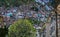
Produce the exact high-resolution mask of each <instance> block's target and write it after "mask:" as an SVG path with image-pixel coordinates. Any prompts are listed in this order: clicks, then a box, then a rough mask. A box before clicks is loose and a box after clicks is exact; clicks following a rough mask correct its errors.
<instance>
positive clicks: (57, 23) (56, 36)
mask: <svg viewBox="0 0 60 37" xmlns="http://www.w3.org/2000/svg"><path fill="white" fill-rule="evenodd" d="M55 14H56V37H58V22H57V12H56V11H55Z"/></svg>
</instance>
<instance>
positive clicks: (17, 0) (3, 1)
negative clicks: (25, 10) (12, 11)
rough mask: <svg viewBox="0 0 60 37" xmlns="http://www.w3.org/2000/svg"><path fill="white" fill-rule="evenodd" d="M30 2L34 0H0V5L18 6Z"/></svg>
mask: <svg viewBox="0 0 60 37" xmlns="http://www.w3.org/2000/svg"><path fill="white" fill-rule="evenodd" d="M31 2H34V0H0V5H5V6H10V5H12V6H19V5H21V4H29V3H31Z"/></svg>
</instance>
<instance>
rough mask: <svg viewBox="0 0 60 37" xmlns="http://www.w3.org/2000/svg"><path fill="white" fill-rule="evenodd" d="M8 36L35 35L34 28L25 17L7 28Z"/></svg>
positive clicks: (27, 36)
mask: <svg viewBox="0 0 60 37" xmlns="http://www.w3.org/2000/svg"><path fill="white" fill-rule="evenodd" d="M8 30H9V31H8V37H36V30H35V28H34V27H33V25H32V24H31V23H30V22H29V21H28V20H26V19H24V20H23V19H20V20H18V21H16V22H15V23H14V24H12V25H11V26H10V27H9V28H8Z"/></svg>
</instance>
